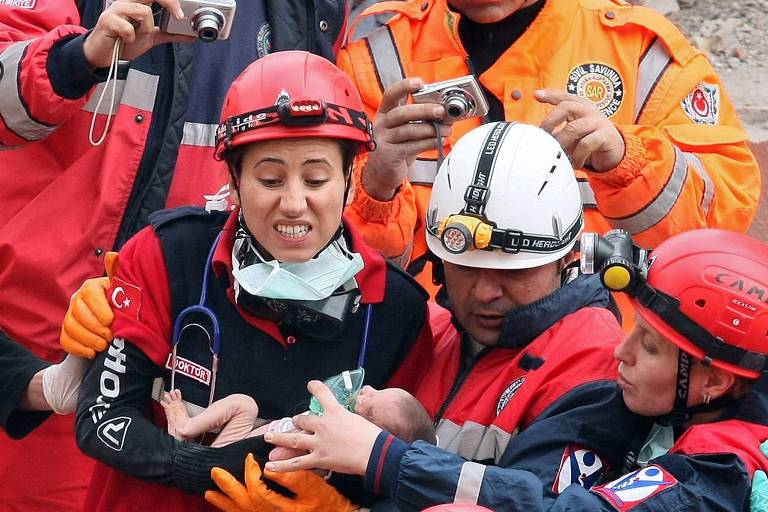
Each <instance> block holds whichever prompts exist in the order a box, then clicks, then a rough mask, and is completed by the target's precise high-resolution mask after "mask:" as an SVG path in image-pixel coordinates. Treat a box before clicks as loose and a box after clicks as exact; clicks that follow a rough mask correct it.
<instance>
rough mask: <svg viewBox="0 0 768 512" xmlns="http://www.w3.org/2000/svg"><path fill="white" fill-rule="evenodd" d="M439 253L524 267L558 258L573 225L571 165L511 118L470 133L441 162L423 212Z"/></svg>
mask: <svg viewBox="0 0 768 512" xmlns="http://www.w3.org/2000/svg"><path fill="white" fill-rule="evenodd" d="M426 220H427V244H428V245H429V248H430V250H431V251H432V252H433V253H434V254H435V255H436V256H438V257H439V258H441V259H443V260H445V261H448V262H451V263H456V264H461V265H467V266H473V267H481V268H482V267H485V268H529V267H533V266H539V265H544V264H546V263H549V262H551V261H555V260H557V259H559V258H560V257H562V256H564V255H565V254H566V253H567V252H568V251H569V250H570V249H571V248H572V247H573V245H574V243H575V241H576V237H577V235H578V233H579V232H580V230H581V227H582V223H583V219H582V205H581V197H580V195H579V191H578V186H577V183H576V179H575V177H574V174H573V169H572V167H571V166H570V164H569V163H568V159H567V157H566V156H565V154H564V152H563V150H562V148H560V145H559V144H558V143H557V141H555V139H553V138H552V137H551V136H550V135H549V134H547V133H546V132H544V131H542V130H540V129H538V128H535V127H532V126H528V125H524V124H518V123H505V122H497V123H489V124H486V125H483V126H480V127H478V128H475V129H474V130H472V131H470V132H469V133H467V134H466V135H464V137H462V138H461V139H460V140H459V141H458V142H457V143H456V145H455V146H454V148H453V151H452V152H451V153H450V154H449V155H448V157H447V158H446V159H445V160H444V161H443V163H442V165H441V166H440V170H439V171H438V175H437V177H436V179H435V184H434V185H433V188H432V198H431V201H430V206H429V208H428V211H427V219H426Z"/></svg>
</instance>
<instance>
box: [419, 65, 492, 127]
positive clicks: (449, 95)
mask: <svg viewBox="0 0 768 512" xmlns="http://www.w3.org/2000/svg"><path fill="white" fill-rule="evenodd" d="M412 97H413V102H414V103H440V104H442V105H443V106H444V107H445V119H444V120H443V122H444V123H445V124H452V123H455V122H456V121H461V120H462V119H466V118H468V117H476V116H484V115H485V114H487V113H488V101H487V100H486V99H485V94H483V90H482V89H481V88H480V84H478V83H477V79H476V78H475V77H474V76H472V75H467V76H463V77H461V78H454V79H452V80H445V81H443V82H435V83H433V84H424V85H423V86H422V87H421V89H419V90H418V91H416V92H414V93H413V94H412Z"/></svg>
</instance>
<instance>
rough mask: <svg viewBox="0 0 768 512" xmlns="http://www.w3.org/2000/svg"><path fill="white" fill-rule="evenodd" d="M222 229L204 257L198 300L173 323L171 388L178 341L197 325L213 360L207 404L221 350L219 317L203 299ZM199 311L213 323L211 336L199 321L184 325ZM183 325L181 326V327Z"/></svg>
mask: <svg viewBox="0 0 768 512" xmlns="http://www.w3.org/2000/svg"><path fill="white" fill-rule="evenodd" d="M221 233H222V231H219V234H218V235H216V239H215V240H214V241H213V244H211V249H210V250H209V251H208V257H207V258H206V259H205V269H204V270H203V287H202V288H203V289H202V290H201V291H200V302H198V303H197V304H193V305H192V306H187V307H186V308H184V309H182V310H181V312H180V313H179V314H178V315H177V316H176V321H175V322H174V324H173V350H172V351H171V389H172V390H173V389H176V353H177V351H178V348H179V342H180V341H181V335H182V333H183V332H184V331H185V330H187V328H189V327H197V328H199V329H201V330H202V331H203V332H204V333H205V336H206V337H207V338H208V347H209V348H210V349H211V352H212V354H213V356H212V357H213V360H212V362H211V385H210V388H211V393H210V395H209V396H208V405H211V404H212V403H213V395H214V393H215V391H216V374H217V372H218V371H219V351H220V350H221V329H219V319H218V317H217V316H216V313H214V312H213V311H212V310H211V309H210V308H208V307H207V306H206V305H205V299H206V296H207V295H208V276H209V273H210V268H211V263H212V262H213V253H214V251H215V249H216V246H217V245H218V244H219V239H221ZM195 313H200V314H202V315H204V316H206V317H208V319H209V320H210V321H211V324H212V325H213V336H211V334H210V333H209V332H208V329H206V328H205V327H203V326H202V325H201V324H199V323H190V324H187V325H184V320H185V319H186V318H187V317H188V316H189V315H192V314H195ZM182 325H183V327H182Z"/></svg>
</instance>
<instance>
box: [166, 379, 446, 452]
mask: <svg viewBox="0 0 768 512" xmlns="http://www.w3.org/2000/svg"><path fill="white" fill-rule="evenodd" d="M160 403H161V405H162V406H163V409H165V415H166V418H167V420H168V433H169V434H171V435H172V436H173V437H175V438H176V439H179V440H190V439H196V438H198V437H200V436H201V435H203V434H204V433H206V432H211V431H215V430H220V431H219V434H218V435H217V436H216V439H214V441H213V443H211V446H214V447H215V446H224V445H227V444H229V443H233V442H235V441H239V440H241V439H244V438H246V437H253V436H258V435H262V434H264V433H265V432H267V431H268V430H277V431H280V432H285V431H290V430H293V423H292V422H291V420H290V418H283V419H281V420H276V421H273V422H271V423H269V424H267V425H262V426H260V427H258V428H254V425H255V424H256V423H257V422H258V420H257V416H258V412H259V407H258V405H256V402H255V401H254V400H253V398H251V397H250V396H248V395H242V394H233V395H229V396H226V397H224V398H222V399H220V400H216V401H215V402H213V403H212V404H211V405H210V406H208V408H206V409H204V410H203V411H202V412H201V413H200V414H198V415H196V416H194V417H190V416H189V415H188V414H187V408H186V406H185V405H184V402H183V401H182V398H181V391H179V390H178V389H174V390H172V391H171V392H169V393H164V395H163V400H162V401H161V402H160ZM354 412H355V413H357V414H359V415H360V416H362V417H364V418H365V419H367V420H368V421H370V422H371V423H373V424H375V425H377V426H378V427H380V428H382V429H383V430H386V431H387V432H389V433H390V434H392V435H394V436H397V437H399V438H400V439H402V440H403V441H405V442H408V443H411V442H413V441H416V440H419V439H421V440H424V441H427V442H428V443H431V444H436V438H435V427H434V425H433V424H432V419H431V418H430V417H429V414H427V411H426V410H425V409H424V407H422V405H421V404H420V403H419V401H418V400H416V398H414V397H413V395H411V394H410V393H408V392H407V391H405V390H403V389H400V388H386V389H382V390H378V389H374V388H372V387H371V386H363V388H362V389H361V390H360V392H359V393H358V394H357V399H356V401H355V410H354ZM259 423H260V422H259Z"/></svg>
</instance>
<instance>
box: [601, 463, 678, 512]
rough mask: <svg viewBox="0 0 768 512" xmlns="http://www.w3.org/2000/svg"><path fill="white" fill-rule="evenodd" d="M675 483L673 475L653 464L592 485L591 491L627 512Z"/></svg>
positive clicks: (618, 509) (621, 510)
mask: <svg viewBox="0 0 768 512" xmlns="http://www.w3.org/2000/svg"><path fill="white" fill-rule="evenodd" d="M675 485H677V479H676V478H675V477H674V476H672V475H671V474H670V473H669V472H667V471H666V470H665V469H664V468H662V467H661V466H656V465H653V466H646V467H644V468H643V469H638V470H637V471H634V472H632V473H629V474H628V475H624V476H622V477H621V478H617V479H616V480H614V481H613V482H609V483H607V484H605V485H600V486H597V487H593V488H592V489H591V492H593V493H595V494H598V495H600V496H602V497H603V499H605V500H606V501H608V503H610V504H611V505H613V508H614V509H616V510H617V511H619V512H627V511H628V510H632V509H633V508H635V507H636V506H638V505H640V504H641V503H643V502H645V501H647V500H649V499H651V498H653V497H654V496H656V495H657V494H659V493H660V492H662V491H665V490H666V489H669V488H670V487H674V486H675Z"/></svg>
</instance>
